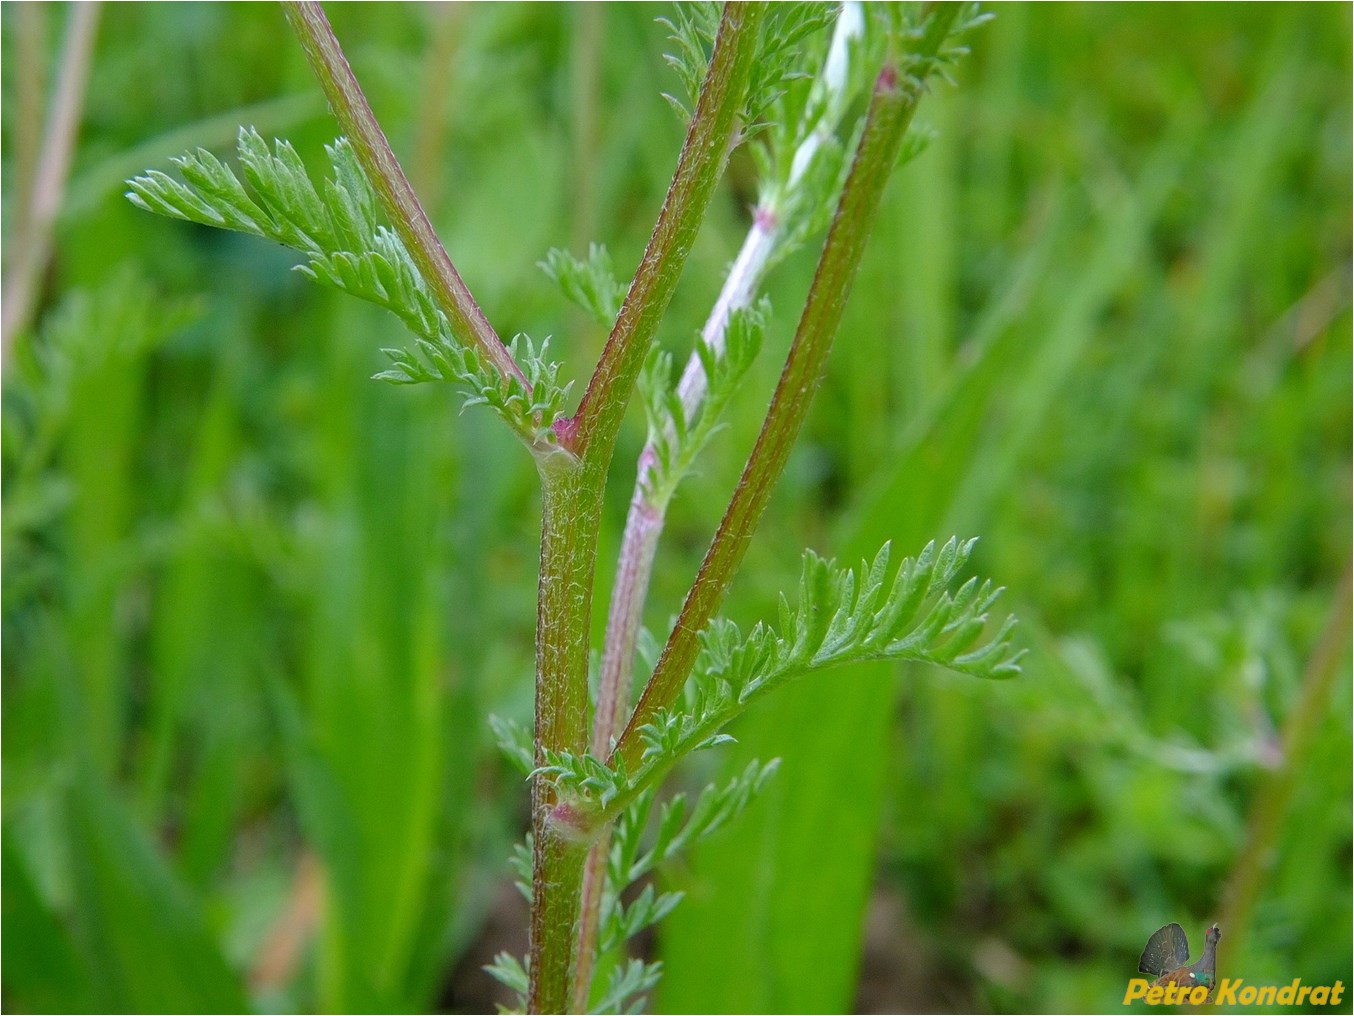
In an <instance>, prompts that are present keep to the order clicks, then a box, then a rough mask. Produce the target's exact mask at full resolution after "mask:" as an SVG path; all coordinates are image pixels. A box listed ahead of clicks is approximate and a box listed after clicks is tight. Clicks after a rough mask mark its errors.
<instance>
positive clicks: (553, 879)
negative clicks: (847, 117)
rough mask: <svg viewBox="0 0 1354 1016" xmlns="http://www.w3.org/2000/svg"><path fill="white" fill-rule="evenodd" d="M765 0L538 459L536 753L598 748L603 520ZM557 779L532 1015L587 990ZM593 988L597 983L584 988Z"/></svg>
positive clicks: (729, 62)
mask: <svg viewBox="0 0 1354 1016" xmlns="http://www.w3.org/2000/svg"><path fill="white" fill-rule="evenodd" d="M764 13H765V11H764V5H762V4H729V5H727V6H726V7H725V9H724V14H723V17H722V19H721V22H720V28H719V34H718V36H717V37H716V40H715V48H714V53H713V54H712V56H711V59H710V66H709V68H708V70H707V72H706V76H705V81H704V83H703V84H702V86H701V94H700V98H699V100H698V101H697V103H696V111H695V115H694V116H693V118H692V121H691V124H690V126H689V128H688V130H687V136H686V143H685V144H684V146H683V148H682V154H681V157H680V158H679V160H678V163H677V170H676V172H675V173H674V175H673V180H672V184H671V186H670V187H669V189H668V194H667V198H666V199H665V201H664V204H663V210H662V212H661V213H660V215H659V218H658V222H657V224H656V225H655V226H654V231H653V235H652V236H651V237H650V240H649V245H648V248H647V249H646V251H645V254H644V258H643V260H642V261H641V263H640V266H639V269H638V271H637V272H636V274H635V279H634V282H633V283H632V284H631V286H630V291H629V293H628V294H627V296H626V299H625V304H624V306H623V307H622V309H621V313H620V316H619V318H618V319H617V323H616V327H615V328H614V329H613V330H612V334H611V336H610V338H609V339H608V340H607V346H606V348H605V349H604V350H603V352H602V357H601V359H600V361H599V362H598V365H597V369H596V371H594V373H593V377H592V380H591V381H590V383H589V386H588V391H587V393H586V394H585V395H584V398H583V403H582V405H581V406H580V407H579V411H578V414H577V415H576V416H575V417H574V418H573V419H571V420H566V421H562V422H561V423H560V424H559V425H557V428H556V430H557V433H558V435H559V438H560V444H561V445H562V447H563V451H564V452H572V453H573V454H572V455H569V454H562V453H561V454H557V455H553V456H546V457H544V458H541V459H538V466H539V468H540V470H541V476H542V484H543V491H544V497H543V501H544V506H545V511H544V518H543V528H542V537H541V579H540V581H541V587H540V605H539V610H538V615H537V631H536V659H537V671H536V755H537V763H538V764H541V761H542V752H543V751H544V750H546V749H550V750H554V751H569V752H574V753H578V754H581V753H582V752H584V751H585V750H586V749H587V743H588V730H587V715H586V714H587V648H588V630H589V626H590V623H591V609H592V588H593V581H594V567H595V563H596V554H597V534H598V520H599V518H600V514H601V504H602V494H603V491H604V489H605V485H606V475H607V471H608V469H609V468H610V465H611V458H612V454H613V452H614V451H615V445H616V435H617V433H618V431H619V428H620V422H621V417H622V416H623V415H624V412H625V406H626V403H627V402H628V401H629V398H630V393H631V391H632V389H633V388H634V385H635V380H636V377H637V375H638V372H639V368H640V366H641V365H642V363H643V360H644V356H645V354H646V353H647V351H648V347H649V343H650V341H651V340H652V338H653V334H654V331H655V330H656V329H657V326H658V322H659V321H660V320H661V318H662V316H663V313H664V311H666V309H667V306H668V302H669V301H670V299H671V297H672V293H673V290H674V289H675V288H676V284H677V279H678V277H679V276H680V275H681V270H682V267H683V265H684V264H685V263H686V257H687V255H688V254H689V253H690V250H691V245H692V243H693V241H694V239H695V236H696V232H697V231H698V229H699V228H700V223H701V221H702V220H703V218H704V216H705V211H706V209H707V208H708V206H709V203H710V198H711V197H712V196H713V194H714V189H715V185H716V183H717V182H718V180H719V177H720V174H721V173H722V172H723V168H724V163H725V159H726V156H727V154H728V148H729V142H730V139H731V138H732V136H733V131H734V126H735V123H736V120H737V114H738V111H739V109H740V108H741V106H742V103H743V97H744V94H745V92H746V91H747V85H748V81H749V79H750V77H751V73H752V64H753V59H754V57H755V54H756V44H757V38H758V28H759V25H760V22H761V18H762V16H763V14H764ZM553 804H554V801H553V799H552V795H551V792H550V790H549V788H548V784H547V783H546V781H545V780H543V779H539V778H538V779H537V780H535V781H534V783H533V788H532V831H533V836H534V843H535V846H534V856H533V877H532V884H533V885H532V918H531V955H530V964H529V966H530V986H529V993H528V999H527V1005H528V1008H529V1010H530V1011H531V1012H564V1011H566V1010H567V1009H568V1007H569V1006H570V1005H571V1004H572V1003H573V1001H574V999H575V997H576V994H577V991H578V990H579V989H577V988H576V976H577V970H578V941H579V920H580V906H579V903H580V891H581V884H582V879H583V864H584V859H585V856H586V847H585V846H584V845H581V844H579V843H577V842H575V841H574V840H572V839H571V838H570V831H569V830H567V829H561V828H559V827H558V826H557V825H556V824H555V823H554V821H553V820H552V818H551V806H552V805H553ZM583 990H586V989H583Z"/></svg>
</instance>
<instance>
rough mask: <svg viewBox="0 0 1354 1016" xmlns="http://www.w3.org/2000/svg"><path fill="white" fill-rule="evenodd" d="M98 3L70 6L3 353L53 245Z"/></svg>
mask: <svg viewBox="0 0 1354 1016" xmlns="http://www.w3.org/2000/svg"><path fill="white" fill-rule="evenodd" d="M98 23H99V5H98V4H95V3H89V4H77V5H75V6H73V7H72V8H71V9H70V16H69V20H68V22H67V27H66V37H65V40H64V41H63V42H62V45H61V62H60V64H59V66H58V69H57V84H56V94H55V96H54V97H53V99H52V106H51V110H50V112H49V113H48V117H47V126H46V129H45V130H44V131H43V136H42V148H41V152H40V154H39V155H38V162H37V166H36V169H35V171H34V176H33V187H32V193H31V194H29V195H27V198H28V200H27V206H26V207H25V208H24V210H23V215H22V222H23V226H24V228H23V233H22V235H21V236H20V237H18V238H17V239H18V245H17V254H16V257H15V259H14V266H13V268H12V269H11V271H10V274H9V276H8V277H7V278H6V279H5V284H4V300H3V309H0V358H3V359H8V358H9V351H10V348H11V347H12V346H13V344H14V338H15V336H16V335H17V334H18V332H19V329H20V328H22V327H23V326H24V325H25V324H26V323H27V321H28V318H29V315H30V314H31V313H32V312H33V302H34V300H35V299H36V296H37V289H38V281H39V279H40V278H41V277H42V273H43V269H45V268H46V267H47V259H48V257H49V256H50V254H51V249H52V230H53V227H54V226H55V225H56V216H57V212H58V211H59V210H60V209H61V199H62V196H63V195H64V193H65V190H66V177H67V175H68V174H69V173H70V163H71V153H72V152H73V151H74V149H75V135H76V133H77V132H78V131H79V129H80V113H81V111H82V110H83V108H84V99H85V82H86V80H87V79H88V77H89V64H90V56H91V54H92V53H93V51H94V35H95V29H96V28H97V27H98Z"/></svg>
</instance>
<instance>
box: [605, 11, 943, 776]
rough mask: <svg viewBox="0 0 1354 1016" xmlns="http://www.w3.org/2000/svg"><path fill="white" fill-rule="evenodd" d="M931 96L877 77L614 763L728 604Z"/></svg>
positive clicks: (929, 44) (938, 26) (628, 759)
mask: <svg viewBox="0 0 1354 1016" xmlns="http://www.w3.org/2000/svg"><path fill="white" fill-rule="evenodd" d="M957 14H958V10H957V7H956V5H953V4H944V5H939V6H937V7H936V8H934V9H933V11H932V12H931V13H930V15H929V17H928V19H927V24H926V28H925V31H924V33H923V37H922V39H921V42H920V46H919V53H918V55H919V56H920V57H922V58H923V59H925V58H929V57H933V56H934V55H935V54H936V52H937V51H938V50H939V47H940V45H941V44H942V43H943V41H944V39H945V37H946V36H947V35H948V33H949V29H950V26H951V25H952V24H953V22H954V19H955V17H956V15H957ZM921 95H922V84H921V82H920V81H919V80H917V79H912V78H909V77H906V76H903V75H901V74H900V70H899V66H898V64H897V63H896V62H894V61H892V60H891V61H890V62H889V63H888V64H886V65H885V67H884V69H883V70H882V71H881V72H880V73H879V76H878V78H877V79H876V82H875V90H874V96H873V98H872V100H871V102H870V108H869V111H868V112H867V114H866V119H865V128H864V132H863V134H862V136H861V139H860V143H859V145H858V147H857V149H856V154H855V158H854V160H853V163H852V167H851V173H850V176H849V177H848V178H847V181H846V186H845V188H844V190H843V191H842V196H841V199H840V201H839V202H838V206H837V213H836V216H835V218H834V220H833V223H832V227H831V229H830V230H829V232H828V237H827V242H826V244H825V245H824V247H823V253H822V255H821V257H820V258H819V261H818V269H817V271H816V273H815V275H814V280H813V285H812V287H811V288H810V290H809V297H808V302H807V304H806V306H805V308H804V314H803V316H802V317H801V318H800V322H799V327H798V329H797V331H796V333H795V338H794V342H793V343H792V344H791V347H790V353H789V356H788V358H787V359H786V362H785V369H784V371H783V372H782V374H781V379H780V383H779V384H778V385H777V387H776V392H775V395H774V396H773V397H772V400H771V407H770V409H769V411H768V413H767V417H766V422H765V423H764V424H763V426H762V431H761V434H760V435H759V436H758V438H757V444H756V446H755V447H754V448H753V451H752V455H751V456H750V457H749V459H748V462H747V466H746V467H745V468H744V470H743V475H742V478H741V479H740V480H739V483H738V487H737V489H736V490H735V492H734V496H733V500H732V501H731V502H730V504H729V508H728V510H727V511H726V512H725V515H724V519H723V521H722V522H721V523H720V526H719V529H718V531H717V532H716V534H715V538H714V541H713V542H712V543H711V545H710V549H709V551H708V552H707V554H706V556H705V561H704V562H703V563H702V565H701V569H700V572H699V573H698V575H697V576H696V581H695V583H694V584H693V585H692V587H691V591H690V593H689V594H688V595H687V598H686V602H685V603H684V604H683V607H682V612H681V615H680V616H679V617H678V620H677V624H676V627H675V628H674V629H673V632H672V635H671V636H670V637H669V639H668V642H667V645H666V646H665V647H664V649H663V654H662V656H661V657H660V659H659V661H658V666H657V667H656V668H655V670H654V674H653V677H652V678H650V680H649V683H648V685H647V686H646V687H645V689H644V693H643V695H641V697H640V701H639V704H638V705H637V706H636V708H635V712H634V714H633V715H632V716H631V718H630V722H629V723H628V724H627V725H626V728H625V731H624V732H623V733H622V735H621V738H620V740H619V742H618V743H617V745H616V749H615V751H614V752H613V753H612V761H613V762H614V761H615V759H616V758H617V757H619V758H621V759H623V760H624V761H625V764H626V765H627V766H631V767H633V766H636V765H637V764H638V763H639V761H640V755H641V752H642V749H643V745H642V743H641V740H640V737H639V730H640V728H641V727H643V726H644V725H645V724H647V723H649V722H651V721H652V720H653V719H654V717H655V715H656V714H657V712H658V710H659V709H660V708H664V707H667V706H670V705H672V703H673V702H674V701H675V700H676V698H677V696H678V694H679V693H680V691H681V688H682V685H683V683H685V681H686V677H687V674H688V673H689V672H690V670H691V665H692V663H694V661H695V657H696V652H697V650H698V648H699V646H698V642H697V635H698V633H699V632H700V631H701V630H702V629H703V628H704V627H705V626H706V625H707V624H708V623H709V621H710V618H711V617H712V616H713V614H714V612H715V610H716V609H717V608H718V607H719V604H720V603H721V602H722V601H723V598H724V594H725V592H726V591H727V589H728V585H729V583H730V581H731V580H732V578H733V574H734V572H735V571H736V570H737V568H738V565H739V564H740V563H741V562H742V559H743V554H744V553H745V552H746V549H747V544H748V541H749V540H750V539H751V536H752V532H753V530H754V529H755V528H756V525H757V522H758V520H759V519H760V518H761V514H762V511H763V510H764V509H765V507H766V503H767V501H768V500H769V498H770V496H771V490H772V489H773V487H774V486H775V483H776V481H777V480H778V479H779V477H780V474H781V473H782V472H783V471H784V468H785V463H786V461H787V459H788V458H789V453H790V448H791V446H792V445H793V443H794V440H795V438H796V437H797V436H798V434H799V429H800V426H801V425H802V424H803V421H804V417H805V415H806V414H807V412H808V407H809V403H810V401H811V400H812V398H813V394H814V391H815V390H816V389H817V387H818V383H819V381H820V379H821V375H822V369H823V364H824V362H825V361H826V359H827V354H828V350H829V349H830V348H831V344H832V338H833V336H834V335H835V333H836V330H837V326H838V324H839V323H840V321H841V315H842V310H843V308H844V307H845V304H846V298H847V295H848V293H849V291H850V288H851V282H852V280H853V279H854V278H855V273H856V269H857V268H858V267H859V264H860V258H861V255H862V254H863V252H864V249H865V241H866V239H867V238H868V236H869V229H870V225H871V222H872V220H873V218H874V215H875V211H876V209H877V208H878V206H879V201H880V199H881V198H882V196H883V192H884V185H885V184H886V183H887V182H888V178H889V176H890V174H891V173H892V170H893V167H894V166H895V165H896V164H897V161H898V155H899V152H900V150H901V148H902V142H903V137H904V135H905V134H906V133H907V128H908V125H909V124H910V123H911V120H912V114H913V113H914V112H915V110H916V107H917V103H918V101H919V100H920V98H921Z"/></svg>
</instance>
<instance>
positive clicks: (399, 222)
mask: <svg viewBox="0 0 1354 1016" xmlns="http://www.w3.org/2000/svg"><path fill="white" fill-rule="evenodd" d="M282 7H283V10H285V11H286V14H287V22H288V23H289V24H290V25H291V28H292V31H293V32H295V33H296V37H297V38H298V39H299V40H300V42H301V48H302V49H303V50H305V54H306V59H307V60H308V61H309V62H310V67H311V70H313V71H314V72H315V77H316V78H317V79H318V80H319V82H320V87H321V88H322V89H323V90H324V94H325V97H326V98H327V99H328V100H329V106H330V108H331V109H332V110H333V111H334V116H335V117H337V118H338V121H339V123H340V125H342V127H343V130H344V132H345V133H346V134H347V135H348V139H349V140H350V141H351V142H352V145H353V151H354V152H356V153H357V158H358V161H359V162H360V163H361V164H362V169H363V170H364V171H365V172H366V174H367V179H368V180H370V181H371V185H372V189H373V190H374V191H375V192H376V198H377V200H378V201H380V202H381V208H382V209H383V210H384V211H385V213H386V216H387V217H388V218H389V219H390V221H391V224H392V225H394V227H395V232H397V233H398V234H399V236H400V239H401V240H403V241H404V245H405V247H406V248H408V250H409V255H410V257H412V258H413V260H414V264H415V265H417V266H418V270H419V273H420V274H421V275H422V276H423V278H424V279H425V280H426V281H427V283H428V286H429V288H430V289H431V290H432V292H433V296H434V297H435V298H436V300H437V303H438V306H439V307H440V308H441V309H442V312H443V313H444V314H446V315H447V319H448V321H450V322H451V326H452V330H453V331H454V332H455V334H456V335H457V337H458V338H460V339H461V340H462V341H463V342H465V343H467V344H468V345H469V346H471V347H472V348H474V349H475V350H477V351H478V352H479V354H480V355H481V356H483V357H484V358H485V359H486V360H488V361H489V362H490V363H491V364H493V365H494V368H495V369H496V370H497V371H498V373H499V374H500V375H502V376H503V377H510V376H511V377H516V378H517V379H518V380H519V381H521V382H522V384H523V386H525V387H527V388H528V390H529V389H530V385H528V384H527V380H526V376H525V375H524V374H523V373H522V371H521V369H520V368H519V367H518V366H517V364H516V363H515V362H514V361H513V358H512V354H511V353H509V352H508V347H507V346H505V345H503V342H502V340H501V339H499V337H498V333H497V332H495V331H494V329H493V326H492V325H490V324H489V319H488V318H486V317H485V316H484V312H483V311H482V310H480V307H479V304H477V303H476V302H475V298H474V297H473V296H472V295H471V294H470V290H469V289H468V288H466V284H465V282H463V281H462V279H461V276H460V273H459V272H457V271H456V266H455V265H453V264H452V263H451V258H449V257H448V256H447V252H446V250H445V249H444V248H443V247H442V241H440V240H439V239H438V238H437V233H436V232H434V230H433V227H432V223H430V222H429V221H428V216H427V214H426V213H425V212H424V210H423V206H422V205H421V204H419V200H418V197H417V196H416V195H415V194H414V188H413V187H411V186H410V184H409V180H408V178H407V177H406V176H405V175H404V170H403V169H401V168H400V164H399V161H398V160H397V159H396V158H395V153H394V152H393V151H391V148H390V142H388V141H387V140H386V136H385V132H384V131H383V130H381V125H380V123H379V122H378V121H377V119H376V116H375V114H374V113H372V111H371V105H370V104H369V103H368V102H367V97H366V96H365V95H364V94H363V93H362V86H361V85H359V84H358V83H357V78H356V77H354V76H353V71H352V68H351V67H349V66H348V60H347V58H346V57H345V56H344V55H343V48H342V47H341V46H340V45H339V41H338V38H337V37H336V36H335V35H334V30H333V28H331V27H330V25H329V19H328V18H327V17H325V14H324V9H323V8H322V7H321V6H320V5H319V3H317V2H312V0H304V2H300V0H283V3H282Z"/></svg>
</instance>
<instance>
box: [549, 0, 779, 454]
mask: <svg viewBox="0 0 1354 1016" xmlns="http://www.w3.org/2000/svg"><path fill="white" fill-rule="evenodd" d="M765 14H766V5H765V4H762V3H730V4H726V5H725V8H724V15H723V18H722V19H721V21H720V26H719V35H718V36H717V37H716V39H715V50H714V53H713V55H712V56H711V57H710V67H709V69H708V70H707V72H706V75H705V81H704V83H703V84H702V86H701V93H700V98H699V99H698V100H697V102H696V112H695V114H694V115H693V116H692V118H691V125H690V127H689V128H688V130H687V135H686V143H685V145H684V146H683V149H682V158H681V162H680V163H679V165H678V169H677V174H676V176H674V178H673V181H672V186H671V187H670V188H669V189H668V196H667V199H666V200H665V201H664V202H663V210H662V212H660V213H659V216H658V222H657V223H656V224H655V225H654V230H653V234H652V235H651V236H650V237H649V244H648V246H647V247H646V248H645V250H644V257H643V258H642V259H641V260H640V263H639V268H638V269H636V271H635V278H634V281H632V282H631V283H630V289H629V291H628V292H627V293H626V296H625V302H624V303H623V304H622V305H621V312H620V315H619V316H618V317H617V318H616V324H615V326H614V327H613V328H612V329H611V335H610V336H609V337H608V338H607V343H606V347H605V348H604V349H603V350H602V356H601V359H600V360H598V362H597V369H596V370H595V371H593V375H592V378H591V379H590V380H589V382H588V390H587V391H586V392H585V393H584V395H583V401H582V403H581V404H580V405H579V407H578V413H577V415H576V416H575V417H574V418H573V420H572V421H570V424H571V426H570V428H569V434H570V436H571V437H572V439H573V442H574V445H573V446H572V450H574V451H575V452H576V453H580V454H581V453H583V452H585V451H586V450H587V449H588V447H589V445H591V444H593V443H594V442H595V443H597V444H598V445H599V446H600V447H601V448H602V449H604V450H605V453H606V456H607V459H608V463H609V461H610V452H611V449H612V448H614V446H615V442H616V434H617V432H618V431H619V430H620V425H621V418H622V417H623V416H624V415H625V407H626V405H627V404H628V403H629V400H630V395H631V393H632V392H633V391H634V387H635V379H636V378H637V377H638V376H639V370H640V367H642V366H643V364H644V357H645V355H646V354H647V353H648V351H649V344H650V342H651V341H652V340H653V336H654V333H655V332H656V331H657V330H658V325H659V322H661V321H662V320H663V315H664V314H665V313H666V312H667V308H668V303H669V302H670V301H671V300H672V294H673V293H674V292H675V291H676V289H677V282H678V280H679V279H680V278H681V274H682V267H683V266H684V265H685V264H686V258H687V255H688V254H690V252H691V247H692V245H693V244H694V243H695V241H696V234H697V232H699V230H700V224H701V221H702V220H703V219H704V217H705V209H706V207H707V206H708V205H709V203H710V198H711V196H712V195H713V194H714V188H715V184H716V183H717V182H718V181H719V177H720V175H721V174H722V172H723V169H724V163H725V160H726V159H727V158H728V154H729V139H730V138H731V137H732V135H733V130H734V127H735V124H736V121H737V117H738V111H739V108H740V106H741V103H742V97H743V94H744V92H745V91H746V90H747V85H748V81H749V79H750V77H751V74H752V62H753V57H754V55H755V51H756V45H757V37H758V31H759V28H760V25H761V22H762V19H763V17H764V16H765ZM731 100H732V101H731ZM564 443H565V445H566V447H570V443H569V442H567V441H566V442H564Z"/></svg>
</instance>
